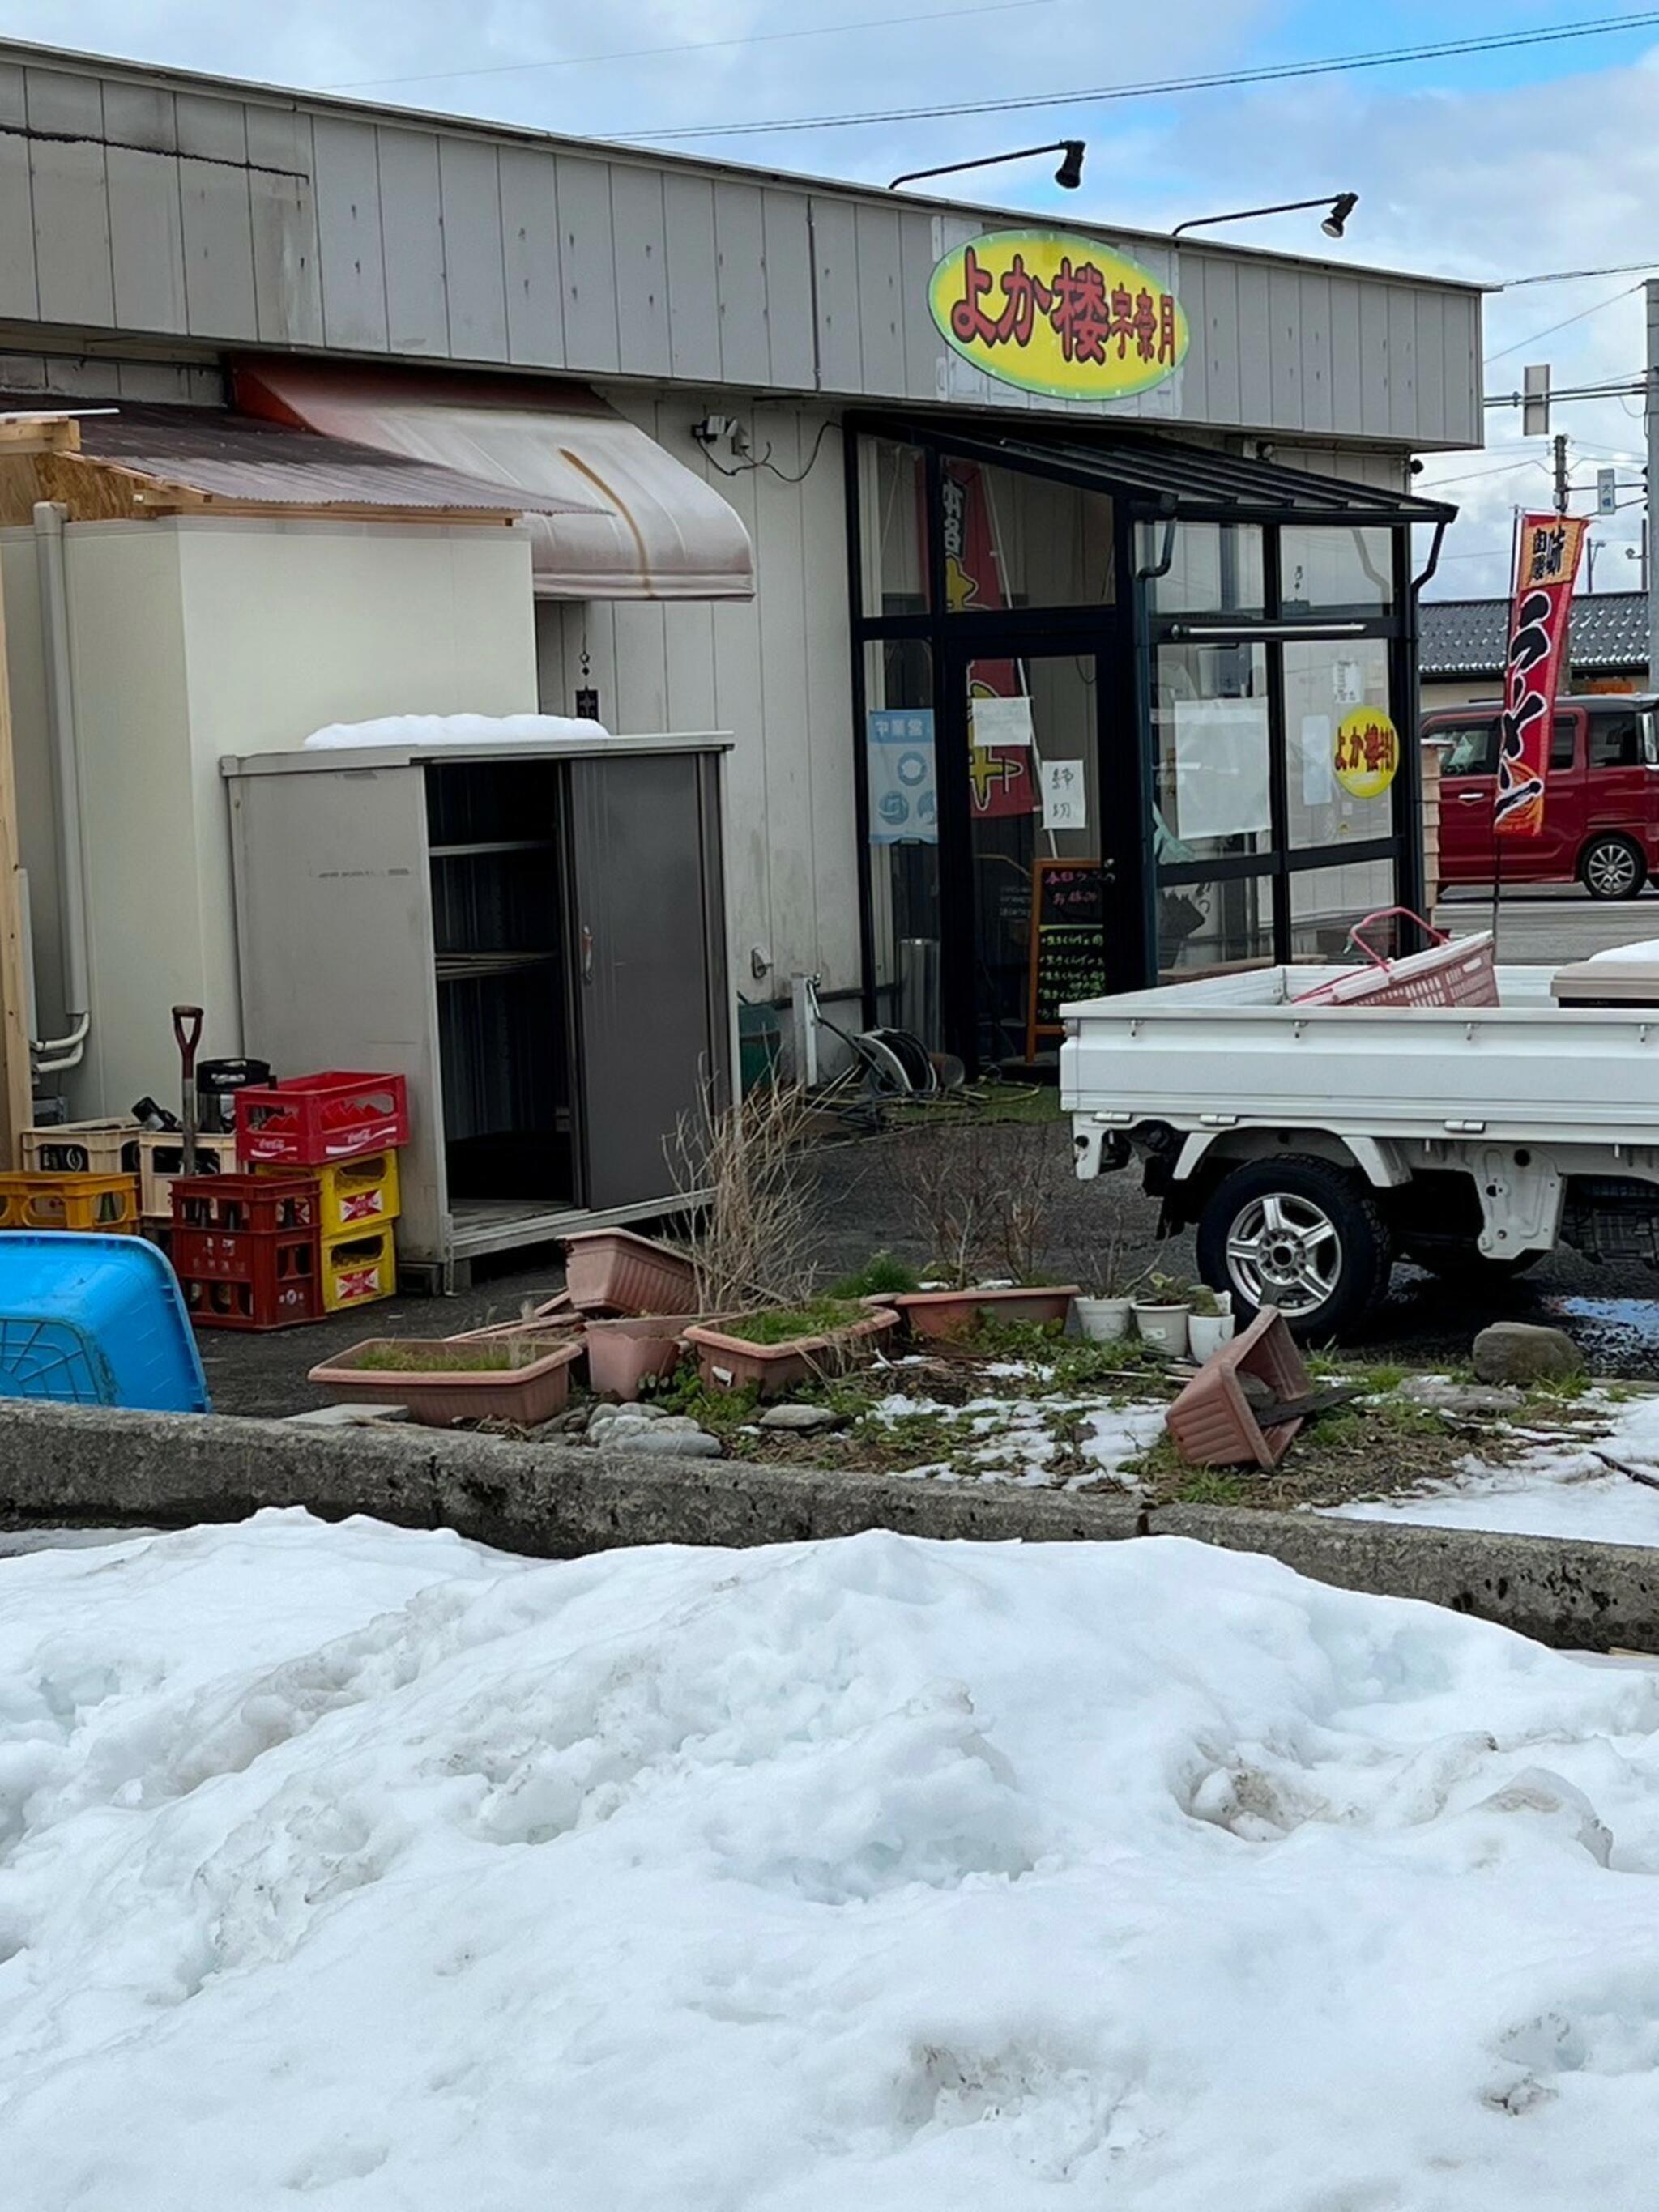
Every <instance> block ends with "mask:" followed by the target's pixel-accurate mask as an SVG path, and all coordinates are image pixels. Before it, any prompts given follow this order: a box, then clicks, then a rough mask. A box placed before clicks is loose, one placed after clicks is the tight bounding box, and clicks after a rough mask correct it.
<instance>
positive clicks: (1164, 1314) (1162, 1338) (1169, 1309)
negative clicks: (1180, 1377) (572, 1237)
mask: <svg viewBox="0 0 1659 2212" xmlns="http://www.w3.org/2000/svg"><path fill="white" fill-rule="evenodd" d="M1134 1314H1135V1327H1136V1328H1137V1329H1138V1330H1139V1333H1140V1340H1141V1342H1142V1343H1143V1344H1150V1345H1151V1346H1152V1349H1153V1351H1154V1352H1162V1353H1163V1354H1164V1358H1166V1359H1184V1358H1186V1357H1187V1332H1188V1328H1190V1326H1191V1324H1192V1318H1193V1310H1192V1308H1191V1307H1190V1306H1144V1305H1141V1304H1139V1302H1137V1303H1136V1305H1135V1310H1134Z"/></svg>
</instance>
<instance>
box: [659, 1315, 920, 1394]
mask: <svg viewBox="0 0 1659 2212" xmlns="http://www.w3.org/2000/svg"><path fill="white" fill-rule="evenodd" d="M898 1325H899V1317H898V1316H897V1315H896V1313H895V1312H894V1311H893V1310H892V1308H891V1307H890V1306H884V1307H880V1308H878V1309H877V1310H874V1311H872V1312H870V1313H866V1314H865V1315H863V1316H861V1317H860V1319H859V1320H857V1321H850V1322H846V1323H845V1324H844V1325H843V1326H842V1328H832V1329H826V1330H824V1331H823V1333H822V1334H819V1335H816V1336H797V1337H792V1338H790V1339H788V1340H787V1341H786V1342H785V1343H782V1344H750V1341H749V1340H748V1339H747V1338H746V1337H742V1336H728V1335H727V1334H726V1332H725V1330H724V1329H722V1328H718V1327H716V1326H714V1324H712V1323H708V1322H693V1324H692V1325H691V1327H690V1328H688V1329H687V1330H686V1332H685V1340H686V1342H687V1343H688V1344H689V1345H690V1346H691V1348H692V1350H693V1351H694V1352H696V1355H697V1372H698V1373H699V1374H700V1375H701V1376H702V1379H703V1382H704V1383H705V1384H706V1385H707V1386H708V1389H711V1390H744V1389H747V1388H748V1387H749V1385H750V1383H753V1384H754V1385H755V1386H756V1388H757V1389H758V1390H759V1392H760V1394H761V1395H762V1397H763V1398H775V1397H776V1396H777V1395H779V1394H780V1392H781V1391H784V1390H793V1389H794V1388H795V1386H796V1384H797V1383H807V1382H811V1380H812V1379H813V1378H814V1377H815V1376H820V1375H844V1374H845V1373H846V1371H847V1370H848V1368H849V1367H858V1366H861V1365H862V1364H863V1363H864V1361H865V1360H866V1359H867V1358H869V1357H870V1355H871V1353H872V1352H874V1351H875V1350H876V1348H877V1347H878V1345H879V1344H880V1342H881V1340H882V1339H883V1338H884V1336H890V1335H891V1334H892V1333H893V1332H894V1330H895V1329H896V1328H897V1327H898Z"/></svg>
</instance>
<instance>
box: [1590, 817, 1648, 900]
mask: <svg viewBox="0 0 1659 2212" xmlns="http://www.w3.org/2000/svg"><path fill="white" fill-rule="evenodd" d="M1578 879H1579V881H1580V882H1581V883H1582V884H1583V886H1584V889H1585V890H1587V891H1588V892H1589V895H1590V896H1591V897H1592V898H1593V899H1632V898H1634V897H1635V896H1637V894H1638V892H1639V891H1640V890H1641V888H1642V886H1643V884H1645V883H1646V881H1647V879H1648V864H1647V862H1646V861H1645V860H1644V859H1643V857H1642V850H1641V848H1640V846H1638V845H1634V844H1632V842H1631V841H1630V839H1629V838H1628V837H1620V836H1613V834H1612V833H1611V832H1606V833H1604V834H1603V835H1601V836H1597V837H1593V838H1592V839H1591V840H1590V842H1589V844H1588V845H1586V846H1585V848H1584V851H1583V858H1582V859H1581V860H1580V861H1579V863H1578Z"/></svg>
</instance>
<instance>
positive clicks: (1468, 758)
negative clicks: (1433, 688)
mask: <svg viewBox="0 0 1659 2212" xmlns="http://www.w3.org/2000/svg"><path fill="white" fill-rule="evenodd" d="M1656 708H1659V699H1656V698H1655V697H1654V696H1651V695H1650V694H1648V693H1641V694H1632V693H1630V692H1591V693H1588V694H1586V695H1585V696H1583V697H1582V698H1567V699H1558V700H1557V701H1556V702H1555V728H1554V732H1553V736H1552V738H1551V743H1550V768H1549V786H1548V789H1547V792H1546V794H1545V799H1544V829H1543V835H1542V836H1538V837H1506V838H1505V839H1504V854H1503V864H1502V877H1501V881H1502V882H1503V883H1504V884H1570V883H1571V882H1572V881H1573V879H1574V878H1575V877H1576V878H1577V880H1578V881H1579V882H1580V883H1581V884H1583V886H1584V889H1585V890H1587V891H1588V892H1589V895H1590V896H1591V897H1592V898H1598V899H1627V898H1634V897H1635V896H1636V895H1637V893H1638V891H1639V890H1641V889H1642V887H1643V885H1644V884H1645V883H1646V882H1647V880H1648V878H1649V877H1650V875H1656V874H1659V728H1656V717H1655V709H1656ZM1498 711H1499V702H1497V701H1496V700H1493V701H1490V702H1488V701H1485V700H1483V701H1481V702H1480V704H1479V705H1477V706H1471V707H1446V708H1442V709H1441V710H1440V711H1439V712H1438V713H1437V714H1425V716H1424V717H1423V722H1422V732H1423V737H1424V740H1425V743H1427V744H1433V745H1434V746H1436V747H1437V749H1438V750H1439V753H1440V880H1441V882H1442V883H1443V884H1448V885H1449V884H1491V883H1492V880H1493V875H1494V867H1495V860H1496V855H1495V854H1494V850H1493V848H1494V845H1495V842H1496V841H1495V839H1494V838H1493V836H1492V799H1493V795H1494V793H1495V792H1496V790H1497V786H1498Z"/></svg>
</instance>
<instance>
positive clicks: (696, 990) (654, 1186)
mask: <svg viewBox="0 0 1659 2212" xmlns="http://www.w3.org/2000/svg"><path fill="white" fill-rule="evenodd" d="M570 793H571V805H570V810H569V817H568V818H569V835H570V842H571V853H570V881H571V885H572V908H573V921H574V951H575V981H574V992H573V997H574V1002H575V1023H574V1027H575V1054H576V1066H575V1088H576V1094H577V1097H578V1098H579V1099H580V1107H581V1122H582V1134H583V1144H584V1152H585V1158H586V1178H585V1188H584V1189H583V1192H582V1198H583V1201H584V1203H585V1204H586V1205H587V1206H592V1207H594V1208H601V1207H606V1206H630V1205H633V1204H635V1203H637V1202H638V1201H640V1200H647V1199H653V1198H662V1197H665V1196H667V1195H668V1194H670V1192H671V1190H672V1188H673V1179H672V1175H671V1170H670V1167H669V1164H668V1159H667V1157H666V1152H665V1146H666V1145H667V1144H668V1143H669V1142H670V1141H671V1139H672V1137H673V1133H674V1129H675V1126H676V1123H677V1122H678V1119H679V1117H680V1115H683V1114H690V1112H692V1111H693V1109H695V1108H696V1105H697V1103H698V1097H699V1090H700V1086H701V1085H702V1083H703V1081H704V1080H705V1079H707V1078H709V1077H711V1076H712V1077H713V1078H714V1079H715V1080H716V1081H717V1082H718V1081H720V1080H722V1079H724V1076H725V1073H726V1057H727V1054H726V1041H725V1036H724V1026H723V1025H724V1020H725V1011H724V1009H725V998H726V977H725V972H724V971H725V960H724V945H725V938H724V924H723V921H722V920H721V919H720V914H719V896H718V886H719V880H720V876H719V864H718V858H717V856H718V854H719V850H720V846H719V829H718V823H717V821H716V820H715V819H714V762H713V760H712V759H710V758H708V757H706V756H701V755H697V754H694V753H673V754H643V753H641V754H633V755H629V754H623V755H619V756H617V757H615V758H613V759H610V760H580V761H573V762H571V763H570ZM706 856H708V857H706ZM706 886H707V892H706Z"/></svg>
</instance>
